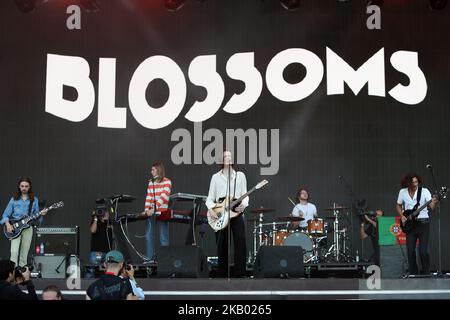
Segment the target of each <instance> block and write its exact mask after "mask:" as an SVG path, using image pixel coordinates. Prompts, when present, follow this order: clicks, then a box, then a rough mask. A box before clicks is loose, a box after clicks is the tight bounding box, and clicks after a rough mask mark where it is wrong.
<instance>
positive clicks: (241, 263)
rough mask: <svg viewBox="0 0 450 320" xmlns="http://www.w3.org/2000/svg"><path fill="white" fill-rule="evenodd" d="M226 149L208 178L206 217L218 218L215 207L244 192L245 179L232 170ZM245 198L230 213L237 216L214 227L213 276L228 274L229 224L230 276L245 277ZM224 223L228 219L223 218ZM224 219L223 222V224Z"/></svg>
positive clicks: (246, 199) (245, 188) (245, 190)
mask: <svg viewBox="0 0 450 320" xmlns="http://www.w3.org/2000/svg"><path fill="white" fill-rule="evenodd" d="M233 167H234V165H233V160H232V155H231V152H230V151H224V152H223V163H222V169H221V170H220V171H219V172H217V173H215V174H214V175H213V176H212V178H211V183H210V186H209V193H208V198H207V200H206V206H207V207H208V216H209V218H210V220H211V219H212V220H214V219H216V218H219V215H218V213H217V210H214V209H216V208H219V207H220V203H224V202H226V201H224V200H226V199H230V200H234V199H236V198H239V197H241V196H242V195H244V194H245V193H246V192H247V180H246V177H245V174H244V173H243V172H241V171H235V170H234V168H233ZM248 202H249V199H248V197H245V198H244V199H242V201H241V202H240V203H239V204H238V205H237V206H236V207H234V208H231V210H232V212H234V213H236V214H237V216H235V217H234V218H231V219H230V222H229V223H230V225H229V226H228V225H227V226H226V228H224V229H221V230H216V243H217V256H218V259H219V261H218V263H219V265H218V273H217V277H226V276H227V273H228V229H229V228H230V227H231V231H232V232H233V240H234V276H235V277H243V276H245V273H246V272H245V271H246V268H245V263H246V253H247V247H246V237H245V233H246V230H245V224H244V218H243V216H242V212H243V211H244V210H245V208H246V207H247V206H248ZM227 222H228V221H227ZM227 222H226V223H227Z"/></svg>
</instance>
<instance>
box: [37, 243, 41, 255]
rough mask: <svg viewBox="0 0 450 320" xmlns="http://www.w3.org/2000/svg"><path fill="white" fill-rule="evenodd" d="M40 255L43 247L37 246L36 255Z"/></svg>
mask: <svg viewBox="0 0 450 320" xmlns="http://www.w3.org/2000/svg"><path fill="white" fill-rule="evenodd" d="M39 253H41V246H40V245H37V246H36V254H39Z"/></svg>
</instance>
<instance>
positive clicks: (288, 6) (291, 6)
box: [280, 0, 300, 10]
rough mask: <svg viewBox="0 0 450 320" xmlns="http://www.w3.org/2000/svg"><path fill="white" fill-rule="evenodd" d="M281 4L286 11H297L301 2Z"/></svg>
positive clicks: (298, 0) (294, 1)
mask: <svg viewBox="0 0 450 320" xmlns="http://www.w3.org/2000/svg"><path fill="white" fill-rule="evenodd" d="M280 3H281V5H282V6H283V8H285V9H286V10H296V9H298V7H300V0H280Z"/></svg>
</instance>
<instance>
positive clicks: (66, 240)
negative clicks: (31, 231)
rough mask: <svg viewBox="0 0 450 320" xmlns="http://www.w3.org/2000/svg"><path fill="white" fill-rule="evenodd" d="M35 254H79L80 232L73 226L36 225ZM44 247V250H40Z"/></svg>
mask: <svg viewBox="0 0 450 320" xmlns="http://www.w3.org/2000/svg"><path fill="white" fill-rule="evenodd" d="M35 233H36V235H35V237H34V253H35V254H46V253H49V254H65V255H71V254H74V255H77V256H79V246H78V243H79V239H80V232H79V228H78V226H75V227H36V228H35ZM42 249H44V252H41V250H42Z"/></svg>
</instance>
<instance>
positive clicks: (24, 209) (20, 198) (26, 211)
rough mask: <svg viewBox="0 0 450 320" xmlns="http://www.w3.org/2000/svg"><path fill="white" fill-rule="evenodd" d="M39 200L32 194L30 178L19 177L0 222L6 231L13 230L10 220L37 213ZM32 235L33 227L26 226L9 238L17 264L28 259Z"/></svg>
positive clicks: (21, 263)
mask: <svg viewBox="0 0 450 320" xmlns="http://www.w3.org/2000/svg"><path fill="white" fill-rule="evenodd" d="M38 203H39V200H38V198H37V197H35V196H34V192H33V188H32V184H31V180H30V179H28V178H21V179H20V180H19V182H18V184H17V191H16V193H15V195H14V196H13V197H12V198H11V200H10V201H9V203H8V205H7V207H6V209H5V211H4V212H3V216H2V220H1V221H0V223H1V224H2V225H3V224H5V225H6V230H7V232H13V231H14V226H13V225H12V224H11V223H10V221H15V220H20V219H22V218H25V217H27V216H31V215H33V214H37V213H39V204H38ZM46 213H47V210H46V209H44V210H42V211H41V212H40V214H41V215H42V216H44V215H45V214H46ZM32 237H33V229H32V228H26V229H24V230H23V231H22V232H21V234H20V235H19V236H18V237H16V238H14V239H12V240H11V258H10V260H11V261H13V262H14V263H15V264H16V265H18V266H21V267H23V266H25V265H26V264H27V259H28V251H29V250H30V246H31V240H32Z"/></svg>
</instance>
